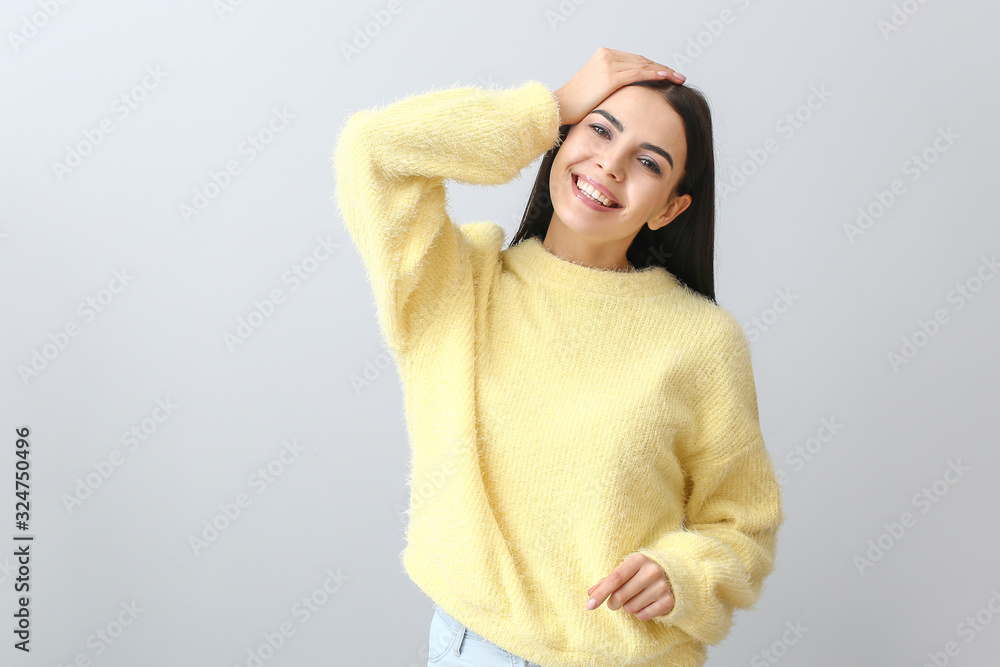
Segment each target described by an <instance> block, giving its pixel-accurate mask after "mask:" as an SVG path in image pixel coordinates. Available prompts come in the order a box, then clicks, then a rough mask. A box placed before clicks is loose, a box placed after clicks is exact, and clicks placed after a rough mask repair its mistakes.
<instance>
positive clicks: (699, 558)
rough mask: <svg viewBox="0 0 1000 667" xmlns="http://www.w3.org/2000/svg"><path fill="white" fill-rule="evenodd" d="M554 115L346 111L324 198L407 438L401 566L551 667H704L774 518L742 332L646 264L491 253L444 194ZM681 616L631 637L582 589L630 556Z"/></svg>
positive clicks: (496, 177) (502, 175)
mask: <svg viewBox="0 0 1000 667" xmlns="http://www.w3.org/2000/svg"><path fill="white" fill-rule="evenodd" d="M558 126H559V109H558V105H557V100H556V98H555V96H554V95H553V94H552V93H551V91H550V90H549V89H548V88H547V87H545V86H544V85H543V84H541V83H538V82H536V81H529V82H527V83H525V84H523V85H520V86H518V87H515V88H511V89H507V90H496V89H482V88H477V87H459V86H458V85H457V84H456V85H453V86H452V87H450V88H442V89H437V90H432V91H429V92H426V93H424V94H420V95H411V96H409V97H405V98H402V99H400V100H397V101H396V102H395V103H393V104H390V105H387V106H384V107H382V108H373V109H367V110H362V111H358V112H356V113H354V114H353V115H351V116H349V117H348V118H347V119H346V121H345V122H344V124H343V126H342V127H341V128H340V129H341V133H340V137H339V139H338V143H337V147H336V150H335V153H334V169H335V173H336V199H337V204H338V206H339V208H340V211H341V214H342V217H343V220H344V222H345V224H346V227H347V229H348V231H349V232H350V234H351V237H352V238H353V240H354V243H355V245H356V247H357V249H358V251H359V253H360V256H361V258H362V260H363V262H364V264H365V267H366V272H367V276H368V280H369V282H370V284H371V287H372V289H373V292H374V298H375V305H376V313H377V318H378V323H379V327H380V330H381V332H382V335H383V336H384V338H385V341H386V343H387V344H388V346H389V349H390V350H391V351H392V353H393V356H394V359H395V361H396V365H397V369H398V372H399V376H400V380H401V383H402V387H403V390H404V396H405V415H406V422H407V428H408V433H409V437H410V445H411V448H412V451H411V461H410V470H409V474H408V478H407V481H408V485H409V487H410V507H409V510H408V524H407V529H406V538H407V544H406V548H405V549H404V550H403V551H402V553H401V563H402V566H403V568H404V569H405V571H406V573H407V574H408V575H409V576H410V577H411V579H412V580H413V581H414V582H415V583H416V584H417V585H418V586H419V587H420V588H421V589H422V590H423V591H424V592H425V593H426V594H427V595H428V596H429V597H430V598H431V599H433V600H434V601H435V602H437V603H438V604H439V605H441V607H443V608H444V609H445V611H447V612H448V613H449V614H451V615H452V616H453V617H454V618H456V619H458V620H459V621H460V622H461V623H463V624H464V625H465V626H466V627H468V628H471V629H472V630H473V631H474V632H477V633H479V634H480V635H482V636H483V637H486V638H487V639H489V640H490V641H492V642H494V643H496V644H497V645H499V646H501V647H503V648H504V649H506V650H508V651H510V652H512V653H514V654H515V655H518V656H521V657H523V658H525V659H527V660H530V661H532V662H536V663H539V664H540V665H544V666H545V667H559V666H565V667H584V666H586V667H604V666H607V667H612V666H613V667H621V666H622V665H650V666H652V665H663V666H667V665H670V666H673V667H695V666H698V665H702V664H704V662H705V660H706V658H707V645H710V644H714V643H717V642H719V641H721V640H722V639H723V638H724V637H725V636H726V634H727V633H728V631H729V629H730V627H731V625H732V616H733V613H734V609H735V608H750V607H752V606H753V605H754V604H755V603H756V601H757V600H758V599H759V597H760V594H761V589H762V586H763V582H764V579H765V577H766V576H767V575H768V574H769V573H770V572H771V570H772V568H773V566H774V558H775V546H776V545H775V543H776V533H777V530H778V527H779V526H780V524H781V523H782V521H783V514H782V508H781V498H780V487H779V486H778V483H777V480H776V478H775V474H774V469H773V467H772V462H771V459H770V457H769V454H768V451H767V449H766V448H765V445H764V442H763V439H762V437H761V431H760V425H759V420H758V412H757V399H756V393H755V387H754V379H753V371H752V368H751V364H750V349H749V345H748V342H747V339H746V337H745V335H744V333H743V329H742V327H741V326H740V324H739V322H738V321H737V320H736V319H735V318H734V317H733V316H732V315H731V314H730V313H729V312H728V311H726V310H724V309H723V308H722V307H720V306H718V305H716V304H714V303H712V302H711V301H709V300H708V299H706V298H704V297H702V296H701V295H699V294H698V293H696V292H694V291H693V290H690V289H688V288H687V287H686V286H684V285H683V284H682V283H680V282H679V281H678V280H677V279H676V278H675V277H674V276H673V275H672V274H670V273H669V272H668V271H666V270H664V269H663V268H662V267H649V268H646V269H644V270H641V271H639V272H636V273H625V272H615V271H608V270H602V269H595V268H591V267H587V266H584V265H582V264H577V263H574V262H571V261H568V260H564V259H561V258H559V257H557V256H556V255H554V254H552V253H550V252H548V251H547V250H546V249H545V247H544V246H543V245H542V244H541V242H540V241H539V240H538V239H535V238H532V239H530V240H527V241H524V242H522V243H519V244H517V245H515V246H513V247H510V248H507V249H501V246H502V245H503V242H504V231H503V228H502V227H501V226H500V225H498V224H496V223H494V222H476V223H469V224H464V225H461V226H458V225H455V224H454V223H453V222H452V220H451V217H450V214H449V213H448V200H447V195H446V191H445V185H444V181H445V179H452V180H454V181H458V182H462V183H474V184H485V185H495V184H501V183H505V182H507V181H509V180H511V179H512V178H514V177H515V176H517V175H518V174H519V173H520V172H521V170H522V169H524V167H526V166H528V165H529V164H531V163H532V162H533V161H534V160H536V159H537V158H538V157H539V156H540V155H541V154H543V153H544V152H545V151H546V150H548V149H549V148H551V147H552V146H553V145H554V143H555V140H556V138H557V136H558ZM635 552H640V553H643V554H645V555H646V556H648V557H649V558H651V559H653V560H654V561H655V562H656V563H657V564H659V565H660V566H661V567H663V569H664V571H665V572H666V573H667V576H668V577H669V580H670V582H671V585H672V586H673V591H674V596H675V599H676V601H675V605H674V608H673V610H672V611H671V612H670V613H669V614H666V615H662V616H659V617H656V618H654V619H650V620H646V621H642V620H638V619H636V618H635V617H634V616H632V615H630V614H628V613H626V612H624V611H622V610H621V609H619V610H616V611H612V610H610V609H608V608H607V606H606V604H605V605H602V606H601V607H599V608H598V609H596V610H593V611H589V610H587V608H586V604H587V600H588V599H589V596H588V595H587V589H588V588H590V586H591V585H593V584H595V583H597V582H598V581H599V580H600V579H601V578H602V577H605V576H607V575H608V574H609V573H610V572H611V570H613V569H614V568H615V567H617V566H618V565H620V564H621V563H622V562H623V561H624V560H625V559H626V558H627V557H628V556H629V555H630V554H632V553H635Z"/></svg>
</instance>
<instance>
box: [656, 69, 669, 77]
mask: <svg viewBox="0 0 1000 667" xmlns="http://www.w3.org/2000/svg"><path fill="white" fill-rule="evenodd" d="M657 74H659V75H660V76H670V72H664V71H663V70H660V71H659V72H657Z"/></svg>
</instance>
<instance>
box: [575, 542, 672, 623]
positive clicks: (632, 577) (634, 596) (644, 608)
mask: <svg viewBox="0 0 1000 667" xmlns="http://www.w3.org/2000/svg"><path fill="white" fill-rule="evenodd" d="M587 594H588V595H590V600H589V601H588V603H587V609H597V608H598V607H600V606H601V603H602V602H604V600H605V599H607V601H608V609H611V610H615V609H618V608H621V609H623V610H625V613H627V614H634V615H635V617H636V618H637V619H639V620H640V621H648V620H649V619H651V618H655V617H656V616H662V615H664V614H669V613H670V611H671V610H672V609H673V608H674V589H673V588H672V587H671V586H670V580H669V579H668V578H667V573H666V572H664V571H663V568H662V567H660V566H659V565H658V564H657V563H656V562H654V561H652V560H650V559H649V558H648V557H647V556H644V555H642V554H632V555H631V556H629V557H628V558H626V559H625V562H623V563H622V564H621V565H619V566H618V567H616V568H615V569H614V570H612V571H611V574H609V575H608V576H606V577H604V578H603V579H601V580H600V581H598V582H597V583H596V584H594V585H593V586H591V587H590V589H589V590H588V591H587Z"/></svg>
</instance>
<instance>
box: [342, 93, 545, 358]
mask: <svg viewBox="0 0 1000 667" xmlns="http://www.w3.org/2000/svg"><path fill="white" fill-rule="evenodd" d="M558 135H559V107H558V102H557V100H556V98H555V96H554V95H553V93H552V92H551V91H550V90H549V89H548V88H547V87H546V86H544V85H543V84H541V83H539V82H537V81H529V82H527V83H525V84H523V85H520V86H518V87H515V88H510V89H505V90H496V89H482V88H477V87H471V86H469V87H454V86H453V87H451V88H446V89H440V90H432V91H430V92H426V93H423V94H419V95H411V96H409V97H405V98H403V99H401V100H399V101H396V102H395V103H393V104H390V105H389V106H386V107H383V108H378V109H366V110H363V111H358V112H356V113H354V114H353V115H351V116H350V117H348V119H347V120H346V122H345V123H344V125H343V127H342V129H341V132H340V137H339V139H338V143H337V147H336V150H335V154H334V169H335V172H336V198H337V204H338V206H339V208H340V211H341V215H342V217H343V220H344V223H345V224H346V226H347V229H348V231H349V232H350V234H351V236H352V238H353V239H354V242H355V245H356V246H357V248H358V251H359V253H360V254H361V257H362V260H363V261H364V263H365V266H366V268H367V270H368V277H369V281H370V282H371V285H372V289H373V291H374V293H375V300H376V306H377V310H378V318H379V325H380V327H381V329H382V332H383V334H384V335H385V337H386V342H387V343H388V344H389V346H390V348H391V349H392V350H393V351H394V352H397V353H398V352H401V351H405V350H406V349H407V348H409V347H410V346H411V345H412V344H413V343H414V342H415V341H416V340H417V339H418V338H419V336H420V334H421V332H422V331H423V330H424V329H425V326H426V324H427V323H429V322H431V321H433V318H434V314H435V312H437V309H438V308H445V307H447V305H448V304H451V305H452V306H454V307H458V305H459V304H456V301H462V302H463V303H462V304H461V305H462V306H463V307H468V308H469V309H470V310H469V312H470V314H471V302H472V296H473V294H472V288H473V276H472V271H473V267H472V253H473V250H474V249H473V248H472V247H471V244H472V242H473V241H472V240H471V239H470V238H469V236H467V234H466V233H465V232H463V230H462V229H461V228H459V227H457V226H455V225H454V224H453V222H452V221H451V218H450V217H449V214H448V211H447V197H446V192H445V187H444V180H445V179H452V180H455V181H458V182H462V183H471V184H482V185H499V184H502V183H506V182H507V181H509V180H511V179H512V178H513V177H514V176H516V175H517V174H518V173H519V172H520V171H521V170H522V169H523V168H524V167H526V166H527V165H529V164H530V163H531V162H533V161H534V160H535V159H536V158H537V157H538V156H539V155H541V154H542V153H544V152H545V151H547V150H548V149H549V148H551V147H552V146H553V145H554V144H555V141H556V139H557V138H558ZM501 240H502V239H501ZM498 247H499V246H498Z"/></svg>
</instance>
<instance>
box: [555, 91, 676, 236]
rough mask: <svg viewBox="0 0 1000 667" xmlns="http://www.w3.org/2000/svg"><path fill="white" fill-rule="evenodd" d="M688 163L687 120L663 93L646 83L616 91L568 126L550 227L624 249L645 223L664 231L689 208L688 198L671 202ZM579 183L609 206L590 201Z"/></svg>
mask: <svg viewBox="0 0 1000 667" xmlns="http://www.w3.org/2000/svg"><path fill="white" fill-rule="evenodd" d="M668 156H669V157H668ZM686 159H687V142H686V140H685V138H684V124H683V121H682V120H681V117H680V116H679V115H678V114H677V112H676V111H674V109H673V107H671V106H670V105H669V104H668V103H667V101H666V100H664V99H663V97H662V96H661V94H660V93H659V92H658V91H655V90H652V89H649V88H645V87H643V86H624V87H622V88H619V89H618V90H616V91H615V92H614V93H612V94H611V95H609V96H608V97H607V98H606V99H605V100H604V101H603V102H601V103H600V104H598V105H597V107H596V108H595V109H594V110H593V111H591V112H590V114H589V115H587V116H586V117H585V118H584V119H583V120H582V121H580V122H579V123H577V124H576V125H574V126H573V127H572V128H570V130H569V133H568V134H567V136H566V139H565V140H564V141H563V143H562V146H560V147H559V151H558V152H557V153H556V157H555V159H554V160H553V162H552V171H551V174H550V176H549V193H550V195H551V197H552V206H553V209H554V213H553V216H552V222H551V223H550V227H551V226H552V225H562V226H564V227H566V228H567V230H568V231H572V232H574V233H575V234H579V235H582V236H584V237H587V238H588V240H589V241H591V242H594V243H602V242H614V241H622V242H623V244H624V245H625V246H626V247H627V244H628V243H631V240H632V238H634V237H635V235H636V234H637V233H638V232H639V230H640V229H642V226H643V224H645V223H647V222H648V223H649V227H650V228H651V229H659V228H660V227H662V226H663V225H666V224H667V223H669V222H670V221H671V220H673V219H674V218H676V217H677V216H678V215H679V214H680V213H681V212H683V211H684V209H686V208H687V207H688V205H689V204H690V203H691V196H690V195H684V196H683V197H673V198H672V199H671V196H672V195H673V193H674V189H675V188H676V186H677V184H678V183H679V182H680V180H681V176H682V175H683V169H684V165H685V161H686ZM578 179H581V185H582V184H583V183H587V184H588V185H590V186H591V187H593V188H595V189H596V190H598V191H599V192H601V193H602V194H603V195H604V196H605V197H607V198H608V199H610V200H611V202H612V206H611V207H610V208H609V207H606V206H603V205H602V204H601V203H598V202H595V201H593V200H592V199H590V198H589V197H587V195H586V194H584V193H583V192H581V191H580V190H579V189H578V188H577V185H576V183H577V180H578ZM604 203H608V201H607V199H606V200H605V202H604Z"/></svg>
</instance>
